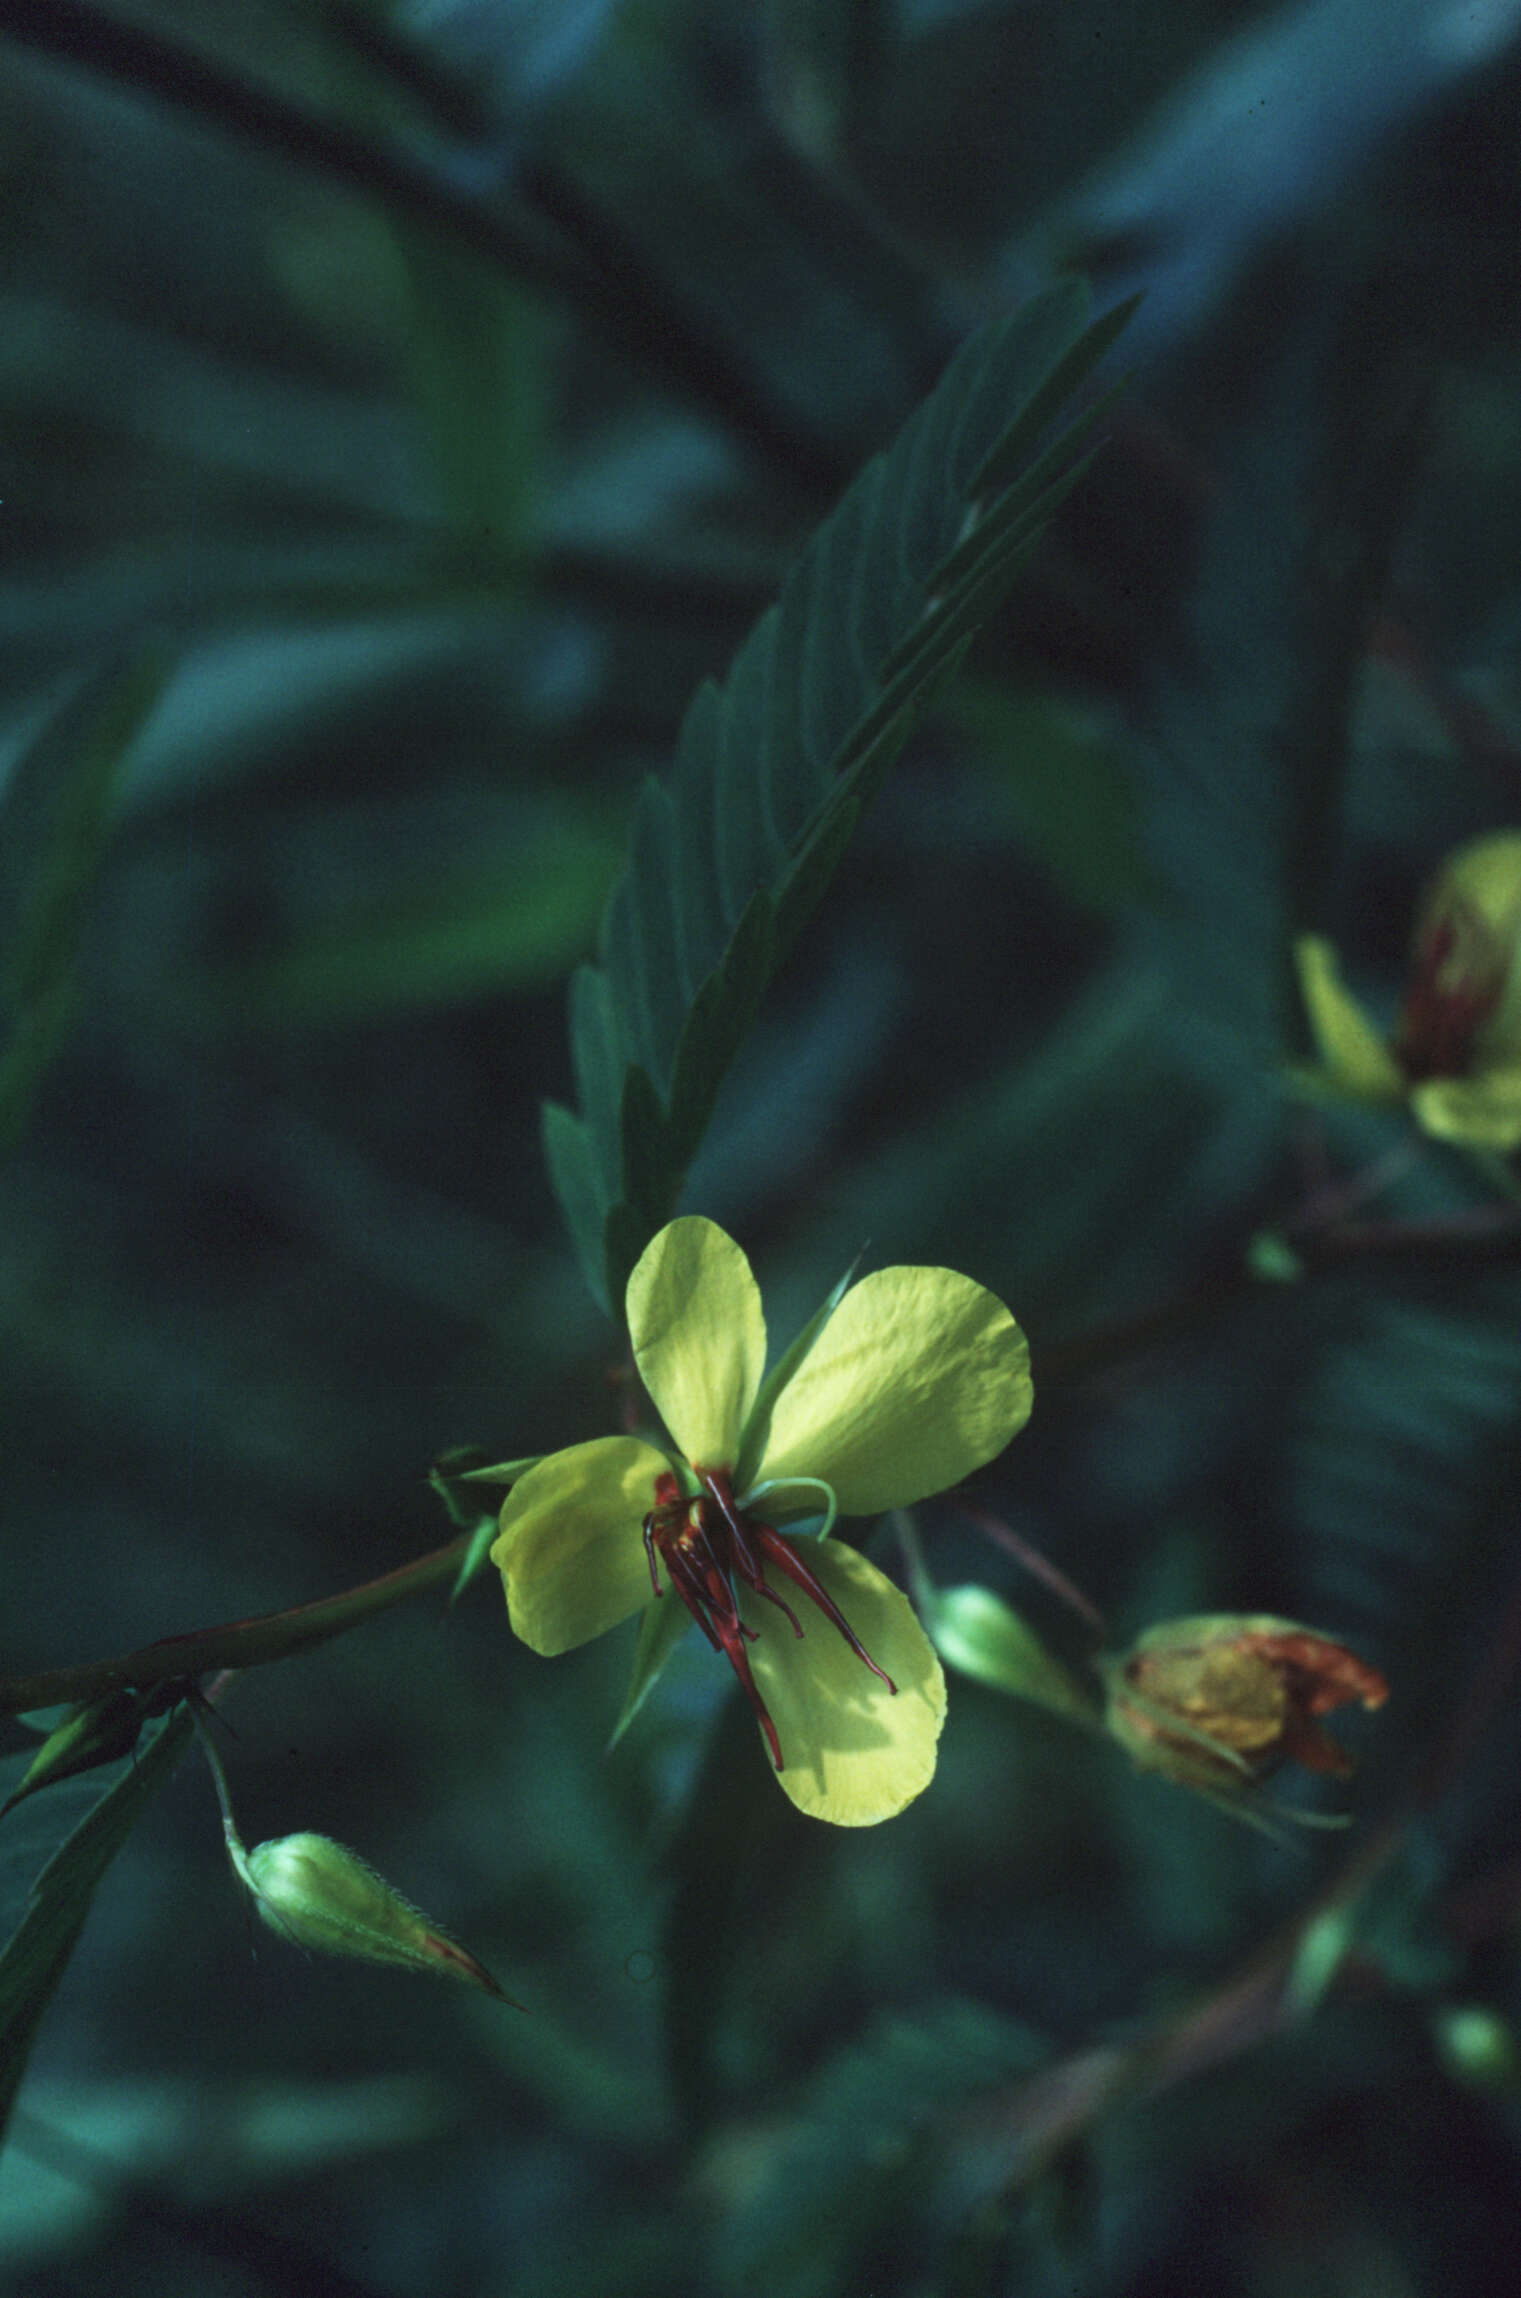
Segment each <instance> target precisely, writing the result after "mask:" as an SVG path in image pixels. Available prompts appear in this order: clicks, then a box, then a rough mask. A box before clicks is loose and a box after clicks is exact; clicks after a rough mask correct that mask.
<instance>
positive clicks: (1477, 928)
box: [1394, 903, 1505, 1085]
mask: <svg viewBox="0 0 1521 2298" xmlns="http://www.w3.org/2000/svg"><path fill="white" fill-rule="evenodd" d="M1504 987H1505V958H1504V955H1503V953H1501V952H1499V951H1497V950H1496V948H1495V945H1494V937H1493V936H1492V935H1491V934H1490V933H1489V932H1488V930H1487V929H1486V927H1485V925H1484V922H1483V920H1482V919H1481V918H1478V917H1475V916H1474V915H1473V913H1472V912H1471V911H1469V910H1468V909H1466V908H1465V907H1463V906H1462V905H1461V904H1456V903H1455V904H1454V905H1453V906H1452V907H1451V908H1449V909H1447V910H1445V911H1444V912H1443V914H1442V915H1441V916H1440V917H1438V918H1436V919H1434V920H1433V921H1432V923H1431V925H1430V926H1429V927H1428V928H1427V930H1426V932H1425V933H1423V934H1422V936H1421V938H1420V940H1419V942H1418V943H1417V945H1416V952H1415V964H1414V967H1413V969H1412V972H1411V977H1410V987H1409V989H1408V990H1407V991H1406V993H1405V1004H1404V1010H1403V1011H1402V1013H1401V1015H1400V1025H1399V1030H1398V1033H1397V1034H1396V1037H1395V1041H1394V1050H1395V1054H1396V1056H1397V1058H1398V1060H1399V1063H1400V1066H1401V1068H1402V1069H1403V1070H1404V1072H1405V1075H1406V1077H1407V1078H1408V1079H1409V1080H1410V1082H1411V1084H1412V1085H1418V1084H1419V1083H1420V1082H1421V1080H1422V1078H1425V1077H1466V1076H1467V1075H1468V1073H1469V1070H1470V1069H1471V1068H1472V1066H1473V1058H1474V1040H1475V1039H1476V1037H1477V1036H1478V1033H1479V1031H1480V1029H1481V1028H1482V1027H1483V1025H1484V1023H1485V1022H1486V1021H1488V1019H1489V1017H1490V1015H1491V1014H1492V1013H1493V1012H1494V1010H1495V1007H1496V1006H1497V1005H1498V1004H1499V1002H1500V992H1501V991H1502V989H1503V988H1504Z"/></svg>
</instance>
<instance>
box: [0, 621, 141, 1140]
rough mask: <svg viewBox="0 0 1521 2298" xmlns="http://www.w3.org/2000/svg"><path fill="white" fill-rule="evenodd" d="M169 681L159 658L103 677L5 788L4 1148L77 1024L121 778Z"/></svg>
mask: <svg viewBox="0 0 1521 2298" xmlns="http://www.w3.org/2000/svg"><path fill="white" fill-rule="evenodd" d="M165 676H166V666H165V664H164V663H163V662H162V661H160V660H159V659H158V658H156V657H153V656H143V657H140V658H139V659H138V660H137V661H136V662H133V663H131V664H129V665H128V666H127V667H126V668H125V669H123V668H122V666H121V665H120V664H119V663H113V664H111V665H110V666H109V667H107V668H105V669H102V670H99V671H97V672H95V673H94V674H93V676H91V677H89V678H87V679H85V681H84V682H83V684H82V685H81V686H80V687H79V688H78V689H77V690H76V691H75V693H74V694H72V695H71V696H70V698H69V700H68V701H67V702H66V703H65V704H64V705H63V707H62V708H61V709H60V710H58V711H57V712H56V713H55V714H54V716H53V717H52V718H51V719H50V720H49V721H48V723H47V724H46V725H45V726H44V727H43V729H42V731H41V732H40V733H39V734H37V735H36V736H34V737H33V739H32V740H31V742H30V743H28V745H27V746H26V748H25V750H24V751H23V753H22V755H21V756H20V757H19V758H18V759H17V760H16V761H15V763H14V764H13V765H12V767H11V770H10V774H9V776H8V778H7V780H6V782H5V785H4V789H3V791H0V908H3V919H4V924H3V931H4V948H3V952H0V1029H3V1031H4V1048H3V1051H0V1150H4V1149H8V1148H10V1147H12V1146H13V1145H14V1143H15V1141H16V1139H17V1137H18V1135H19V1134H20V1132H21V1129H22V1126H23V1125H24V1124H25V1122H26V1115H27V1111H28V1110H29V1108H30V1107H31V1103H32V1098H33V1096H34V1094H35V1093H36V1090H37V1087H38V1085H39V1083H40V1082H41V1079H42V1073H43V1071H44V1070H45V1069H46V1067H47V1065H48V1063H49V1062H50V1061H51V1060H52V1058H53V1055H54V1053H55V1052H56V1051H57V1049H58V1045H59V1042H60V1040H61V1039H62V1037H63V1033H64V1031H65V1030H66V1029H67V1027H68V1025H69V1021H70V1019H71V1017H72V1013H73V1007H74V996H75V979H74V974H75V960H76V957H77V954H78V949H79V943H80V939H81V937H82V935H83V932H84V923H85V908H86V902H87V898H88V895H89V890H90V886H91V884H92V882H93V880H94V877H95V873H96V870H97V868H98V867H99V864H100V857H101V855H102V853H103V851H104V849H105V843H106V837H107V833H108V826H109V820H110V811H111V800H112V796H113V792H114V789H115V784H116V777H117V772H118V769H119V768H120V765H121V762H122V759H123V757H124V756H125V755H126V753H127V751H128V750H129V749H130V748H131V746H132V743H133V741H134V740H135V738H136V736H137V734H138V732H139V729H140V728H141V727H142V725H143V723H144V721H145V720H146V719H147V717H148V716H149V714H150V712H151V711H152V709H153V706H154V704H155V703H156V702H157V700H158V698H159V695H160V693H161V692H162V690H163V685H164V679H165Z"/></svg>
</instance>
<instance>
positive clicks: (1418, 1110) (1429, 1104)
mask: <svg viewBox="0 0 1521 2298" xmlns="http://www.w3.org/2000/svg"><path fill="white" fill-rule="evenodd" d="M1410 1106H1411V1108H1412V1109H1413V1110H1414V1111H1415V1116H1416V1122H1417V1124H1419V1125H1420V1126H1421V1127H1422V1128H1423V1130H1424V1131H1425V1132H1427V1133H1431V1134H1434V1135H1435V1137H1436V1139H1437V1140H1438V1141H1456V1142H1459V1143H1461V1144H1462V1146H1463V1147H1464V1148H1465V1149H1515V1148H1518V1147H1521V1068H1505V1069H1482V1070H1480V1071H1479V1073H1478V1075H1477V1076H1475V1077H1428V1078H1427V1079H1426V1081H1425V1082H1424V1084H1421V1085H1417V1086H1416V1087H1415V1089H1414V1091H1413V1092H1412V1093H1411V1096H1410Z"/></svg>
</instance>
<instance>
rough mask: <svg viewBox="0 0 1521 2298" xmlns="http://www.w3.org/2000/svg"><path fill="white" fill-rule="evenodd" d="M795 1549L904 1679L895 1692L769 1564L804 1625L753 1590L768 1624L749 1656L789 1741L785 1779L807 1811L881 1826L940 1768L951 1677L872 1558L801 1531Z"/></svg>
mask: <svg viewBox="0 0 1521 2298" xmlns="http://www.w3.org/2000/svg"><path fill="white" fill-rule="evenodd" d="M798 1553H799V1555H800V1556H801V1557H802V1559H803V1561H804V1562H805V1563H806V1564H807V1566H808V1568H809V1570H810V1571H811V1572H813V1573H814V1574H815V1575H816V1576H817V1578H818V1579H820V1580H821V1581H822V1582H823V1584H824V1586H825V1587H826V1588H827V1589H828V1591H829V1593H830V1595H831V1596H832V1597H833V1598H834V1600H835V1602H836V1603H837V1604H838V1605H839V1607H840V1610H841V1611H842V1612H843V1613H844V1615H845V1617H846V1619H847V1620H848V1621H849V1622H850V1625H851V1627H852V1628H853V1629H854V1630H855V1633H856V1634H857V1636H859V1638H860V1639H861V1642H862V1643H863V1644H864V1645H865V1646H866V1649H867V1650H868V1651H869V1652H870V1654H871V1656H872V1658H873V1659H874V1660H875V1661H876V1663H877V1665H878V1667H881V1668H885V1669H886V1670H887V1673H888V1674H889V1675H890V1676H891V1677H892V1679H893V1681H894V1683H895V1684H896V1685H897V1687H898V1689H897V1692H896V1694H894V1693H892V1692H890V1691H889V1690H888V1688H887V1686H886V1685H885V1684H884V1683H883V1682H882V1680H881V1678H880V1677H878V1676H874V1675H873V1674H872V1672H871V1670H870V1668H868V1667H867V1665H866V1663H865V1661H864V1660H861V1659H858V1658H857V1656H856V1654H855V1653H854V1652H853V1651H852V1650H851V1648H850V1646H849V1645H848V1644H847V1643H846V1641H845V1639H844V1637H843V1636H842V1635H841V1634H840V1632H839V1630H838V1628H836V1627H833V1626H832V1625H831V1624H830V1622H829V1621H828V1620H826V1619H825V1618H824V1616H823V1614H822V1613H821V1612H820V1611H819V1610H818V1608H817V1606H816V1605H814V1604H811V1603H810V1602H809V1600H808V1598H807V1597H806V1596H805V1595H803V1594H802V1593H801V1592H800V1591H799V1590H798V1589H796V1588H793V1587H791V1586H788V1585H787V1584H786V1583H785V1582H784V1581H783V1580H782V1579H781V1578H780V1576H779V1575H778V1574H777V1573H776V1572H775V1571H774V1570H773V1571H772V1572H771V1573H770V1574H769V1575H768V1577H769V1578H771V1579H773V1580H774V1581H775V1582H776V1585H777V1587H778V1588H779V1589H784V1590H785V1593H786V1597H787V1601H788V1602H789V1603H790V1604H791V1606H792V1609H793V1610H794V1611H795V1612H796V1614H797V1616H798V1619H799V1621H800V1622H801V1624H802V1629H803V1633H802V1635H801V1636H794V1635H793V1633H792V1630H791V1628H790V1627H789V1626H788V1625H787V1622H786V1620H785V1619H784V1618H783V1616H782V1614H781V1613H780V1612H779V1611H778V1610H777V1609H776V1607H775V1606H774V1605H773V1604H767V1603H765V1602H763V1601H761V1600H760V1599H758V1598H756V1597H754V1596H751V1595H749V1594H748V1593H747V1594H746V1595H745V1597H744V1599H743V1607H742V1608H743V1611H744V1616H745V1620H746V1622H747V1624H748V1625H749V1626H750V1627H752V1628H758V1629H759V1630H760V1634H759V1636H758V1638H757V1640H756V1641H755V1642H754V1643H753V1644H751V1645H750V1647H749V1652H750V1666H751V1669H752V1671H753V1673H754V1676H755V1682H756V1687H757V1689H758V1690H759V1692H760V1695H761V1698H762V1699H763V1700H764V1701H765V1703H766V1706H767V1707H768V1709H769V1710H770V1712H771V1720H772V1722H773V1723H774V1724H775V1725H776V1732H777V1737H778V1739H779V1740H780V1741H781V1748H782V1766H783V1768H782V1770H781V1771H780V1772H778V1774H777V1778H778V1781H779V1783H780V1785H781V1786H782V1787H783V1788H784V1789H785V1790H786V1792H787V1794H788V1795H789V1796H790V1797H791V1798H792V1800H793V1802H794V1803H795V1804H796V1805H797V1807H798V1809H799V1811H806V1812H807V1813H808V1815H809V1817H810V1818H813V1819H828V1820H832V1821H833V1822H834V1824H835V1826H836V1827H873V1826H875V1825H876V1823H877V1821H878V1820H880V1819H891V1818H892V1816H893V1814H894V1813H895V1812H899V1811H901V1810H902V1809H903V1807H904V1805H905V1804H908V1803H912V1802H913V1800H914V1797H915V1796H916V1795H918V1794H919V1793H920V1792H921V1791H922V1790H923V1789H924V1788H926V1787H928V1785H929V1783H930V1781H931V1779H933V1777H934V1774H935V1751H936V1745H937V1743H938V1741H939V1738H940V1727H941V1725H942V1724H943V1723H944V1721H945V1677H944V1676H943V1674H942V1673H941V1669H940V1662H939V1661H938V1659H936V1657H935V1653H934V1649H933V1647H932V1646H931V1644H930V1641H929V1638H928V1637H927V1636H926V1635H925V1633H924V1630H923V1629H922V1628H921V1627H920V1625H919V1623H918V1621H917V1620H916V1619H915V1617H914V1614H913V1610H912V1607H911V1606H910V1604H909V1601H908V1598H907V1597H906V1596H905V1595H904V1594H903V1593H902V1591H901V1590H900V1589H898V1588H895V1587H894V1586H893V1584H892V1582H891V1581H890V1580H886V1579H884V1578H883V1576H882V1574H881V1573H880V1572H879V1571H878V1570H877V1568H876V1566H875V1565H874V1564H869V1563H868V1562H867V1560H866V1558H865V1557H864V1556H862V1555H860V1554H858V1553H857V1551H856V1550H855V1549H854V1548H848V1547H846V1545H845V1543H844V1542H843V1541H841V1540H817V1541H815V1540H804V1541H800V1542H799V1544H798ZM764 1744H765V1742H764V1738H762V1746H764ZM766 1760H767V1762H768V1763H769V1762H770V1760H771V1759H770V1756H769V1754H768V1755H767V1758H766Z"/></svg>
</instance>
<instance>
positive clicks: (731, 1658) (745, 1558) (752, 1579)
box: [644, 1468, 898, 1771]
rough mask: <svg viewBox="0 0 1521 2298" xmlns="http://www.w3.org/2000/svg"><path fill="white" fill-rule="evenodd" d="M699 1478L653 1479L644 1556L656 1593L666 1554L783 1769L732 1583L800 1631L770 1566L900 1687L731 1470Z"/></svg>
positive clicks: (751, 1636) (749, 1631) (679, 1589)
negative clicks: (750, 1506) (746, 1507)
mask: <svg viewBox="0 0 1521 2298" xmlns="http://www.w3.org/2000/svg"><path fill="white" fill-rule="evenodd" d="M697 1476H698V1479H699V1481H700V1482H701V1484H702V1487H703V1489H702V1491H701V1492H698V1493H692V1494H688V1493H684V1492H683V1491H682V1489H681V1485H680V1483H679V1482H678V1480H677V1478H676V1477H675V1476H674V1475H672V1474H670V1473H668V1472H667V1473H664V1474H662V1475H660V1476H658V1477H657V1478H656V1479H655V1505H654V1507H653V1508H652V1509H651V1510H650V1512H649V1514H648V1516H646V1518H645V1520H644V1552H645V1554H646V1556H648V1558H649V1563H650V1578H651V1580H652V1582H653V1583H654V1588H655V1593H656V1595H657V1596H658V1595H661V1594H662V1593H663V1590H662V1589H661V1585H660V1560H661V1559H662V1558H663V1559H664V1562H665V1568H666V1572H667V1575H668V1577H669V1579H670V1583H671V1586H672V1588H673V1589H674V1590H675V1592H676V1594H677V1595H678V1596H679V1597H680V1598H681V1600H682V1602H683V1603H684V1604H685V1605H686V1608H687V1610H688V1611H689V1612H690V1613H691V1615H692V1617H693V1619H694V1620H695V1621H696V1622H697V1625H698V1626H699V1627H700V1628H701V1630H702V1632H703V1634H704V1635H705V1636H706V1637H707V1639H708V1642H709V1643H710V1644H711V1645H712V1647H713V1649H714V1651H715V1652H722V1653H723V1654H724V1656H725V1658H726V1659H727V1660H728V1662H729V1665H730V1667H731V1668H732V1669H733V1670H734V1673H735V1675H736V1676H737V1677H738V1678H739V1681H740V1685H741V1687H742V1689H743V1691H744V1694H745V1697H746V1699H747V1700H748V1701H749V1702H750V1705H751V1707H752V1708H753V1709H754V1711H755V1714H756V1717H757V1719H758V1721H759V1723H760V1727H761V1729H762V1731H763V1732H764V1733H765V1735H766V1744H767V1746H768V1747H769V1748H770V1750H771V1760H772V1762H773V1763H774V1764H775V1766H776V1768H777V1770H778V1771H780V1770H781V1769H782V1768H783V1766H782V1750H781V1743H780V1741H779V1740H778V1738H777V1735H776V1726H775V1725H774V1724H773V1723H772V1721H771V1717H770V1714H769V1713H768V1711H767V1708H766V1703H765V1701H764V1700H763V1699H762V1698H761V1695H760V1690H759V1688H758V1686H757V1684H756V1681H755V1677H754V1675H753V1674H752V1672H751V1668H750V1656H749V1654H748V1652H747V1651H746V1650H745V1646H746V1644H747V1643H752V1644H753V1643H754V1642H756V1640H757V1638H758V1636H759V1630H758V1629H756V1628H747V1627H746V1626H745V1623H744V1621H743V1620H742V1619H741V1618H740V1616H739V1595H738V1591H737V1589H736V1586H735V1583H736V1581H739V1582H741V1583H742V1584H743V1585H744V1586H745V1587H747V1588H749V1589H750V1590H751V1591H752V1593H754V1594H755V1595H757V1596H763V1597H764V1598H765V1600H766V1602H767V1603H768V1604H774V1605H775V1606H776V1608H777V1610H778V1611H779V1612H781V1613H782V1614H784V1616H785V1617H786V1618H787V1620H789V1621H790V1622H791V1626H792V1632H793V1634H794V1635H795V1636H801V1634H802V1633H803V1628H802V1623H801V1621H800V1620H799V1619H798V1617H797V1614H796V1613H795V1612H794V1611H793V1609H792V1607H791V1605H790V1604H789V1603H788V1602H787V1601H786V1599H785V1598H784V1597H782V1596H779V1595H778V1594H777V1592H776V1590H775V1589H774V1588H773V1587H770V1586H769V1585H768V1583H767V1580H766V1565H767V1564H768V1563H770V1564H772V1565H773V1566H774V1567H775V1568H776V1570H777V1571H778V1572H781V1573H782V1574H783V1575H784V1576H785V1577H786V1578H787V1579H789V1580H790V1581H791V1582H792V1584H793V1586H794V1587H797V1588H801V1589H802V1591H803V1593H804V1594H805V1595H806V1596H808V1597H809V1598H810V1599H811V1601H812V1602H813V1603H815V1604H816V1605H817V1606H818V1608H819V1610H820V1611H821V1612H822V1613H823V1615H824V1617H825V1619H826V1620H828V1621H829V1623H830V1625H831V1626H832V1627H834V1628H836V1629H838V1631H839V1633H840V1634H841V1635H842V1636H843V1637H844V1639H845V1641H846V1643H847V1644H848V1645H849V1646H850V1648H851V1650H852V1651H853V1652H854V1653H855V1655H856V1657H857V1658H858V1659H860V1660H864V1662H865V1663H866V1665H867V1667H868V1668H870V1670H871V1672H872V1674H873V1675H874V1676H877V1677H879V1678H880V1679H881V1681H882V1682H883V1683H884V1684H886V1686H887V1688H888V1690H889V1691H890V1692H893V1693H896V1691H897V1689H898V1687H897V1685H896V1684H895V1683H894V1682H893V1680H892V1677H891V1676H890V1675H888V1674H887V1672H886V1670H885V1669H883V1668H879V1667H878V1665H877V1663H876V1661H875V1660H874V1659H873V1658H872V1656H871V1654H870V1652H868V1651H867V1649H866V1647H865V1645H864V1644H863V1643H862V1642H861V1640H860V1638H859V1637H858V1636H857V1635H856V1634H855V1631H854V1630H853V1629H852V1627H851V1625H850V1623H849V1621H848V1620H847V1619H846V1618H845V1615H844V1613H843V1612H842V1611H841V1610H840V1608H839V1606H838V1604H836V1602H835V1600H834V1598H833V1597H832V1596H831V1595H830V1593H829V1591H828V1589H827V1588H826V1587H825V1586H824V1585H823V1583H822V1582H821V1581H820V1580H819V1579H817V1578H816V1576H815V1575H814V1574H813V1573H812V1572H810V1571H809V1569H808V1567H807V1565H806V1564H804V1563H803V1561H802V1559H801V1558H800V1557H799V1556H798V1554H797V1552H796V1550H795V1549H794V1548H793V1546H792V1544H791V1542H790V1541H789V1540H786V1539H784V1538H783V1536H782V1534H781V1533H780V1532H778V1531H777V1530H776V1529H775V1527H774V1526H772V1525H770V1524H763V1523H762V1522H760V1520H759V1519H758V1518H757V1517H754V1516H749V1515H746V1514H745V1513H744V1512H743V1511H742V1510H741V1509H740V1507H739V1504H738V1502H737V1501H736V1499H735V1497H734V1485H733V1481H732V1478H731V1477H730V1474H729V1471H728V1470H727V1469H726V1468H699V1469H698V1470H697Z"/></svg>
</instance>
